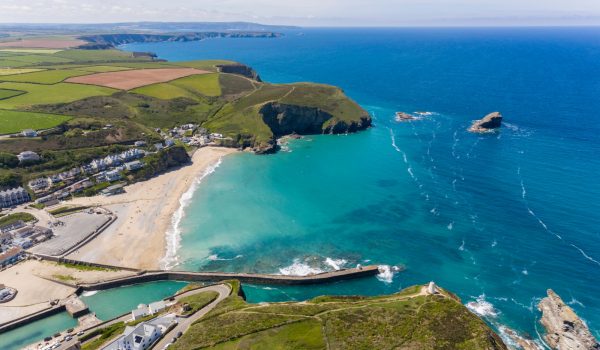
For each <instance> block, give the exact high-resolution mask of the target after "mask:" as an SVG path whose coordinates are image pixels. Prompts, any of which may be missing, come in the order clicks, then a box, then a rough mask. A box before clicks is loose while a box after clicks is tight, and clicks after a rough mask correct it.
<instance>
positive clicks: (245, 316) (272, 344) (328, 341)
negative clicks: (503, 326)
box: [173, 286, 506, 350]
mask: <svg viewBox="0 0 600 350" xmlns="http://www.w3.org/2000/svg"><path fill="white" fill-rule="evenodd" d="M421 288H422V286H416V287H413V288H410V289H406V290H403V291H401V292H400V293H396V294H392V295H383V296H377V297H360V296H359V297H319V298H315V299H313V300H312V301H308V302H303V303H293V302H288V303H272V304H269V305H267V306H259V305H252V304H247V303H245V302H243V301H240V300H239V299H236V297H235V296H230V297H228V298H227V299H225V300H224V302H226V301H229V303H230V305H229V306H225V307H222V306H221V305H219V306H217V309H219V310H217V309H215V310H217V312H216V313H209V314H208V315H207V316H205V317H204V318H202V319H200V320H199V321H197V322H196V323H194V324H193V325H192V326H191V327H190V328H189V330H188V331H187V332H186V333H185V334H184V335H183V336H182V337H181V338H180V339H179V340H178V341H177V342H176V343H175V344H173V348H174V349H177V350H179V349H182V350H183V349H199V348H213V349H219V350H233V349H282V350H283V349H326V348H327V349H399V348H400V349H448V350H450V349H464V350H467V349H468V350H476V349H495V350H505V349H506V347H505V346H504V344H503V343H502V341H501V340H500V338H499V337H498V336H497V335H496V334H495V333H493V331H492V330H491V329H490V328H489V327H488V326H487V325H486V324H485V323H484V322H483V321H482V320H481V319H479V318H478V317H477V316H476V315H474V314H473V313H471V312H470V311H469V310H467V308H466V307H465V306H464V305H462V304H461V303H460V302H458V301H456V300H454V299H453V298H452V297H451V295H450V294H447V293H446V292H443V294H442V295H436V296H431V295H429V296H425V295H419V294H418V292H419V291H420V290H421ZM233 301H235V303H236V304H237V306H236V307H231V303H232V302H233ZM213 311H214V310H213Z"/></svg>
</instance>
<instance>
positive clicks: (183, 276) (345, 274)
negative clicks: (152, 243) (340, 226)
mask: <svg viewBox="0 0 600 350" xmlns="http://www.w3.org/2000/svg"><path fill="white" fill-rule="evenodd" d="M378 273H379V269H378V267H377V266H375V265H371V266H363V267H359V268H351V269H343V270H337V271H331V272H324V273H319V274H315V275H308V276H285V275H269V274H255V273H227V272H188V271H147V272H140V273H139V274H138V275H135V276H127V277H121V278H116V279H113V280H110V281H101V282H97V283H88V284H79V285H78V287H79V288H80V290H81V291H86V290H103V289H109V288H115V287H120V286H124V285H129V284H135V283H143V282H154V281H163V280H171V281H188V282H219V281H225V280H233V279H235V280H239V281H240V282H242V283H251V284H274V285H311V284H322V283H330V282H335V281H341V280H348V279H354V278H361V277H370V276H375V275H377V274H378Z"/></svg>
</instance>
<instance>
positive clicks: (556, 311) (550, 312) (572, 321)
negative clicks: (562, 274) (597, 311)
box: [538, 289, 600, 350]
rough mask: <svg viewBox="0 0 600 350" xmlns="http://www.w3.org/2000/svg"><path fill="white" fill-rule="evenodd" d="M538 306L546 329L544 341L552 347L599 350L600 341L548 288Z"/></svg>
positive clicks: (560, 349)
mask: <svg viewBox="0 0 600 350" xmlns="http://www.w3.org/2000/svg"><path fill="white" fill-rule="evenodd" d="M538 308H539V309H540V311H541V312H542V319H541V320H540V322H541V323H542V325H544V327H545V328H546V331H547V334H546V335H545V339H546V342H547V343H548V345H550V346H551V347H552V348H553V349H557V350H567V349H573V350H575V349H577V350H600V343H598V341H597V340H596V339H595V338H594V336H593V335H592V333H591V332H590V330H589V329H588V327H587V325H586V324H585V323H584V322H583V321H582V320H581V319H580V318H579V317H578V316H577V315H576V314H575V312H574V311H573V309H571V308H570V307H569V306H568V305H566V304H565V303H564V302H563V301H562V299H561V298H560V296H558V295H557V294H556V293H554V291H552V290H551V289H548V297H546V298H544V299H542V301H541V302H540V303H539V305H538Z"/></svg>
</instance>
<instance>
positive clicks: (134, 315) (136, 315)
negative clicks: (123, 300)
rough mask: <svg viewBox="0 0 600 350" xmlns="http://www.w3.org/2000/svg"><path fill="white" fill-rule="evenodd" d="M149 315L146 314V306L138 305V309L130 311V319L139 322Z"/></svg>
mask: <svg viewBox="0 0 600 350" xmlns="http://www.w3.org/2000/svg"><path fill="white" fill-rule="evenodd" d="M148 315H149V312H148V305H146V304H140V305H138V308H137V309H135V310H131V319H132V320H134V321H135V320H139V319H140V318H142V317H146V316H148Z"/></svg>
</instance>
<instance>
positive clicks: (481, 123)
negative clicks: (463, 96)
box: [469, 112, 502, 133]
mask: <svg viewBox="0 0 600 350" xmlns="http://www.w3.org/2000/svg"><path fill="white" fill-rule="evenodd" d="M501 125H502V114H500V112H493V113H490V114H488V115H486V116H485V117H483V118H482V119H479V120H476V121H475V122H473V125H471V127H470V128H469V131H470V132H476V133H482V132H489V131H492V130H494V129H498V128H499V127H500V126H501Z"/></svg>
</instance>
